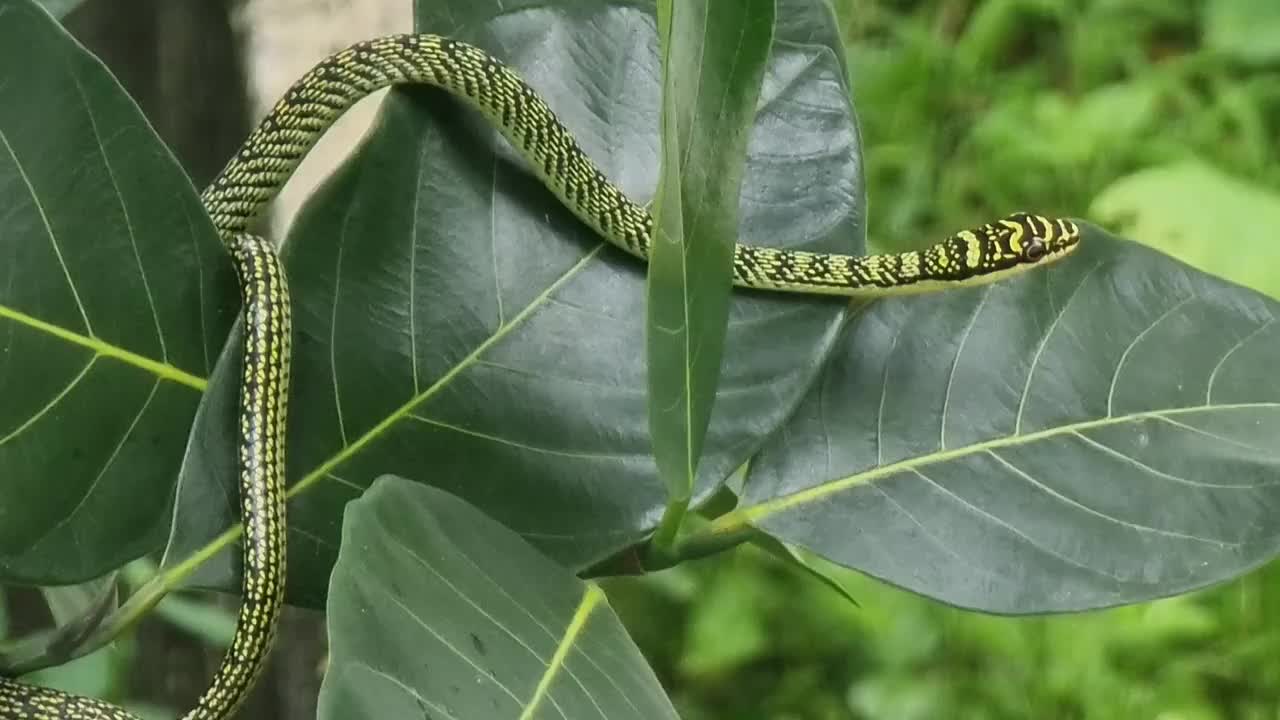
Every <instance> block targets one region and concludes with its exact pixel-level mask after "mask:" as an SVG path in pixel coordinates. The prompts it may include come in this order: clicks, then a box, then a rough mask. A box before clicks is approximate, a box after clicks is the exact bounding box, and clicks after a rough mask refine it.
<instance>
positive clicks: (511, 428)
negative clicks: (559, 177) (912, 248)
mask: <svg viewBox="0 0 1280 720" xmlns="http://www.w3.org/2000/svg"><path fill="white" fill-rule="evenodd" d="M500 5H502V6H505V10H503V9H502V7H500ZM783 16H786V17H785V20H780V22H779V29H778V35H777V37H778V42H777V43H776V44H775V50H774V55H773V58H772V61H771V64H770V68H769V70H768V72H767V73H766V76H765V82H764V88H763V92H762V95H761V107H760V110H759V112H758V114H757V121H756V128H755V132H754V134H753V138H752V142H751V144H750V146H749V151H748V159H747V170H746V174H745V177H744V183H743V186H744V187H743V200H742V205H741V207H740V212H741V216H742V224H743V228H744V231H743V240H744V241H745V242H750V243H757V244H766V243H767V244H776V245H804V246H806V247H812V248H825V249H829V250H835V249H841V250H843V251H846V252H860V251H861V250H862V241H863V228H862V221H861V217H862V216H861V203H862V198H863V191H862V182H861V175H860V166H859V164H858V161H857V131H856V128H855V126H854V123H853V115H852V110H851V108H850V106H849V98H848V87H847V85H846V82H845V71H844V68H843V65H842V63H841V56H840V51H839V43H838V40H837V38H836V35H835V32H834V28H833V23H832V22H831V18H830V14H829V10H828V8H827V7H826V4H825V3H824V2H822V1H821V0H787V2H786V3H784V5H783V6H782V8H780V11H779V18H783ZM418 24H419V27H421V28H423V29H427V30H431V31H433V32H440V33H448V34H453V35H456V36H458V37H460V38H461V39H465V40H470V41H474V42H476V43H478V44H480V45H482V46H484V47H486V48H487V49H489V50H490V51H492V52H494V53H496V54H497V55H498V56H499V57H501V58H503V59H505V60H506V61H508V62H510V63H512V64H513V66H514V67H515V68H517V69H518V70H519V71H520V72H521V73H523V75H524V76H525V78H526V79H527V80H528V81H529V82H530V84H532V85H533V86H534V87H535V88H537V89H538V90H539V91H540V92H541V93H543V94H544V95H545V96H546V98H547V102H548V103H549V104H550V105H551V107H553V108H554V109H555V110H556V112H557V113H559V115H560V117H561V119H562V120H563V121H564V122H565V124H566V125H568V126H569V127H570V128H571V129H572V130H573V132H574V133H576V135H577V137H578V138H579V140H580V141H581V143H582V144H583V146H584V148H585V149H586V151H587V152H588V153H589V154H590V155H591V156H592V157H593V158H596V159H597V161H598V162H599V163H600V164H601V167H602V168H603V169H604V171H605V172H606V174H607V175H608V176H609V177H611V178H613V179H614V180H616V181H617V182H618V183H619V184H620V186H621V187H623V188H624V189H625V190H627V191H628V192H629V193H631V194H632V196H633V197H635V198H637V199H641V200H643V199H646V198H647V197H648V196H649V193H650V191H651V189H652V188H653V187H654V183H655V181H656V178H657V147H658V141H657V130H658V123H657V111H658V101H659V86H658V79H659V77H660V71H659V63H658V57H657V53H656V47H657V36H656V32H655V27H654V17H653V5H652V3H639V4H637V3H632V2H621V1H619V2H613V3H606V2H597V3H585V4H584V3H566V4H564V5H557V6H547V5H546V4H545V3H531V2H521V3H513V2H506V3H502V4H500V3H497V2H496V1H495V0H487V1H485V2H473V1H471V0H468V1H466V2H464V1H463V0H453V2H445V3H431V4H423V5H421V6H420V8H419V18H418ZM285 254H286V262H287V265H288V270H289V273H290V279H291V283H292V289H293V297H294V304H295V326H296V329H297V332H296V343H295V346H294V347H295V351H294V368H295V372H294V378H295V381H294V393H293V399H292V402H291V405H290V413H291V416H290V428H289V429H290V433H289V448H290V453H289V466H290V470H289V475H290V478H291V485H292V489H291V492H292V494H293V499H292V501H291V503H290V507H289V521H290V527H291V532H290V536H289V542H290V559H289V568H290V583H291V584H290V593H291V594H290V597H291V600H292V601H293V602H298V603H304V604H318V603H320V602H322V599H323V596H324V593H325V585H324V579H325V578H327V577H328V573H329V570H330V568H331V566H332V563H333V561H334V558H335V556H336V554H337V543H338V530H339V525H340V520H339V518H340V517H341V513H342V508H343V506H344V505H345V504H346V503H347V502H348V501H350V500H352V499H353V498H356V497H358V496H359V495H360V493H361V492H363V491H364V489H365V487H367V486H368V484H369V483H370V482H371V481H372V480H373V478H375V477H377V476H378V475H380V474H382V473H386V472H395V473H398V474H401V475H405V476H411V477H414V478H416V479H418V480H419V481H421V482H427V483H430V484H433V485H436V486H438V487H441V488H443V489H446V490H448V491H450V492H454V493H456V494H458V495H459V496H461V497H463V498H465V499H467V500H468V501H469V502H472V503H474V504H475V505H476V506H478V507H480V508H481V509H483V510H484V511H485V512H486V513H487V514H489V515H491V516H493V517H494V518H496V519H498V520H499V521H501V522H503V523H504V524H506V525H507V526H508V527H511V528H512V529H514V530H516V531H518V532H519V533H520V534H522V535H523V536H524V537H525V538H526V539H528V540H529V541H530V542H532V543H534V544H535V545H536V546H538V547H539V548H541V549H542V550H544V551H546V552H548V553H549V554H550V555H552V556H553V557H555V558H556V559H557V560H559V561H561V562H563V563H565V564H566V565H569V566H571V567H575V568H580V567H583V566H585V565H587V564H590V563H591V562H593V561H595V560H598V559H601V558H603V557H607V556H608V555H610V554H612V553H613V552H615V551H617V550H618V549H620V548H622V547H625V546H627V545H628V544H631V543H632V542H634V541H635V540H636V539H637V538H639V537H642V536H643V535H644V534H645V533H647V532H649V531H650V530H651V529H652V527H653V524H654V522H655V521H656V520H657V518H658V516H659V514H660V511H661V508H662V505H663V499H664V492H663V487H662V484H661V481H660V480H659V479H658V477H657V474H656V471H655V467H654V463H653V459H652V456H651V454H650V447H651V445H650V439H649V433H648V425H647V414H646V403H645V400H646V395H647V393H646V390H645V388H646V385H645V361H644V338H643V334H644V295H643V291H644V272H645V266H644V265H643V264H642V263H640V262H639V261H637V260H635V259H633V258H631V257H630V256H628V255H625V254H624V253H622V252H621V251H617V250H615V249H614V248H612V247H611V246H607V245H605V244H603V243H602V241H601V240H600V239H599V238H598V237H596V236H594V235H593V234H592V233H591V232H589V231H588V230H586V229H584V228H583V227H582V226H581V225H580V224H579V223H578V222H577V221H576V220H574V219H573V217H572V216H571V215H570V214H569V212H568V211H567V210H565V209H564V208H563V207H562V206H561V205H560V204H559V203H558V201H556V200H555V198H554V197H553V196H552V195H551V194H550V192H548V191H547V190H546V189H545V188H543V187H542V185H540V184H539V183H538V182H537V181H536V180H535V179H534V178H533V177H532V176H531V175H530V174H529V172H528V171H527V169H526V166H525V165H524V164H523V163H522V162H520V161H518V160H517V159H516V158H515V157H514V156H513V155H512V153H511V151H510V149H509V148H508V146H507V145H506V144H505V143H503V142H500V141H498V140H497V137H496V135H495V133H494V132H493V130H492V129H491V128H490V126H489V125H488V124H487V122H486V121H484V120H482V119H480V118H478V117H477V116H475V115H473V114H472V113H470V112H466V111H464V110H463V109H462V108H460V107H459V106H458V104H457V103H455V102H452V101H451V100H450V99H449V98H448V97H447V96H446V95H444V94H443V93H441V92H439V91H434V90H424V89H420V88H415V89H410V90H405V91H397V92H393V93H392V94H391V97H390V99H389V102H388V103H387V104H386V105H385V106H384V108H383V111H382V113H381V115H380V118H379V120H378V124H377V127H376V128H375V130H374V132H373V133H372V135H371V136H370V138H369V140H368V141H367V142H366V143H365V144H364V145H363V146H362V147H361V148H360V149H359V151H358V152H357V153H356V155H355V156H354V157H353V158H352V160H351V161H350V162H348V163H347V164H346V165H344V166H343V167H342V168H341V169H340V170H339V171H338V173H337V174H336V175H335V177H334V178H333V179H332V181H331V182H329V183H328V184H326V185H325V186H324V187H323V188H321V189H320V190H319V191H318V192H317V193H316V195H315V196H314V197H313V198H312V202H310V203H309V204H308V205H307V206H306V207H305V208H304V210H303V212H302V215H301V216H300V218H299V219H298V222H297V225H296V227H295V228H294V231H293V232H292V233H291V235H290V237H289V239H288V242H287V244H286V247H285ZM843 307H844V305H843V303H840V302H838V301H824V300H820V299H819V300H814V299H812V298H797V297H783V296H778V295H767V296H766V295H764V294H760V293H755V294H749V293H742V294H740V295H735V297H734V302H733V307H732V310H731V313H730V329H729V334H728V338H727V345H726V354H725V357H726V358H727V361H726V362H725V363H724V369H723V375H722V379H721V383H720V390H719V395H718V397H717V399H716V404H715V412H714V414H713V419H712V422H711V425H710V428H709V430H708V435H707V441H706V452H705V454H704V458H703V462H702V465H701V467H700V469H699V485H698V490H697V491H696V493H695V495H696V496H697V497H702V496H704V495H706V494H709V493H710V492H711V491H713V490H714V488H715V487H716V485H717V484H718V483H719V482H720V481H722V479H723V478H724V477H725V476H726V475H728V473H729V472H731V471H732V470H733V469H734V468H736V467H738V466H739V465H741V464H742V462H743V461H744V459H745V458H746V457H748V456H749V455H750V454H751V453H752V452H753V451H754V450H755V448H756V447H757V446H758V445H759V444H760V443H762V442H763V440H764V438H765V437H766V436H767V435H768V433H769V432H771V431H772V430H773V429H774V428H776V427H777V426H778V425H779V424H780V423H781V422H782V421H783V419H784V418H785V417H786V416H787V414H788V413H789V412H790V410H791V409H792V408H793V407H794V406H795V404H796V403H797V402H799V399H800V397H801V396H802V394H803V392H804V390H805V389H806V388H807V387H808V385H809V383H810V382H811V380H812V379H813V377H815V376H816V374H817V372H818V369H819V367H820V366H821V363H822V361H823V359H824V357H825V355H826V353H827V352H828V350H829V348H830V347H831V346H832V344H833V343H834V340H835V336H836V333H837V331H838V327H839V324H840V322H841V319H842V316H843ZM232 362H234V360H232ZM221 372H222V370H221V369H220V370H219V373H221ZM234 377H235V375H234V373H227V374H226V375H221V374H220V375H219V377H218V378H215V380H214V382H213V385H212V387H215V390H214V391H213V392H212V393H210V394H211V396H216V395H223V394H225V395H226V396H227V397H233V392H234V383H233V382H230V381H231V380H233V379H234ZM223 378H225V381H224V379H223ZM210 402H215V401H214V400H211V401H210ZM223 402H225V400H224V401H223ZM208 418H217V419H216V420H214V422H215V423H216V424H218V425H219V426H220V428H221V429H212V428H210V427H208V424H207V423H206V422H205V421H204V420H203V419H202V420H201V421H198V423H197V429H196V431H195V437H197V438H200V440H199V442H198V443H193V446H192V454H191V455H190V457H188V459H187V462H186V463H185V465H184V471H183V472H184V476H183V480H182V485H183V487H182V490H181V499H180V503H179V508H178V514H177V519H176V521H175V529H176V531H177V532H176V534H175V537H174V539H173V542H172V544H171V546H170V549H169V553H168V555H169V561H168V563H167V564H168V565H170V566H172V564H173V563H175V562H180V561H182V560H183V559H185V558H188V557H190V556H191V555H192V553H194V552H197V551H199V550H200V549H202V548H204V549H211V546H209V545H208V543H210V541H211V539H212V538H213V537H214V536H216V535H217V533H218V532H219V531H220V530H221V529H222V528H225V527H227V526H229V525H231V524H233V523H234V522H235V521H236V519H237V516H238V507H237V505H236V504H235V497H236V494H235V490H234V483H235V479H234V473H233V472H231V470H232V469H233V468H232V466H231V465H230V459H231V458H232V457H233V455H232V451H231V449H230V445H229V443H228V442H227V440H228V439H229V438H230V437H231V429H232V428H233V427H234V426H233V425H232V424H231V420H232V417H231V415H230V413H229V412H222V413H217V412H211V413H209V414H208ZM188 498H189V499H190V500H191V501H190V502H188ZM218 542H219V544H221V543H223V541H218ZM236 565H237V563H236V562H235V555H234V554H232V553H230V552H226V553H222V554H221V555H220V558H219V559H218V560H217V561H215V562H213V563H210V564H209V565H208V566H206V567H207V571H205V572H202V573H201V575H200V576H199V577H198V578H196V581H197V582H198V583H200V584H207V585H214V586H219V587H224V588H234V587H236V586H237V585H238V580H237V575H236V572H235V567H236Z"/></svg>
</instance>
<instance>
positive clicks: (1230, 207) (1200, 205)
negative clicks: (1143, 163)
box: [1089, 161, 1280, 298]
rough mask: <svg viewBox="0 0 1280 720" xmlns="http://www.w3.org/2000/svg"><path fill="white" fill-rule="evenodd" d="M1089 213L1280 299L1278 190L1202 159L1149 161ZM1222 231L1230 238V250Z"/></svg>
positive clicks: (1112, 187)
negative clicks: (1271, 230)
mask: <svg viewBox="0 0 1280 720" xmlns="http://www.w3.org/2000/svg"><path fill="white" fill-rule="evenodd" d="M1089 212H1090V216H1091V217H1096V218H1098V219H1100V220H1102V221H1104V222H1108V223H1110V224H1112V225H1114V226H1115V227H1116V228H1118V229H1119V230H1120V232H1122V233H1123V234H1124V235H1125V236H1126V237H1131V238H1133V239H1134V240H1137V241H1139V242H1143V243H1146V244H1148V245H1150V246H1152V247H1154V248H1156V249H1158V250H1163V251H1164V252H1166V253H1168V254H1170V255H1172V256H1173V257H1176V258H1178V259H1179V260H1182V261H1184V262H1188V263H1190V264H1192V265H1194V266H1195V267H1198V268H1200V269H1201V270H1205V271H1206V272H1211V273H1213V274H1215V275H1219V276H1221V277H1225V278H1227V279H1229V280H1233V281H1235V282H1238V283H1240V284H1241V285H1246V286H1248V287H1251V288H1253V289H1254V290H1260V291H1262V292H1265V293H1268V294H1269V295H1271V297H1275V298H1280V273H1277V272H1276V268H1277V266H1280V243H1277V242H1275V241H1274V240H1273V239H1271V238H1269V237H1261V238H1259V237H1256V232H1255V230H1256V228H1260V227H1277V226H1280V194H1277V193H1276V192H1274V191H1272V190H1269V189H1268V188H1265V187H1263V186H1261V185H1257V184H1254V183H1249V182H1246V181H1244V180H1241V179H1240V178H1237V177H1233V176H1231V175H1228V174H1227V173H1225V172H1223V171H1221V170H1219V169H1217V168H1215V167H1212V166H1210V165H1206V164H1204V163H1201V162H1196V161H1190V162H1187V161H1184V162H1177V163H1171V164H1168V165H1157V166H1154V167H1148V168H1143V169H1142V170H1139V171H1138V172H1135V173H1133V174H1131V175H1127V176H1125V177H1122V178H1120V179H1118V180H1116V181H1115V182H1113V183H1111V184H1110V185H1108V186H1107V187H1106V188H1104V189H1103V190H1102V191H1101V192H1099V193H1098V196H1097V197H1096V198H1094V200H1093V204H1092V206H1091V207H1090V208H1089ZM1223 238H1231V241H1230V244H1229V246H1230V248H1231V250H1230V252H1226V251H1225V249H1226V248H1227V247H1228V245H1227V243H1224V241H1223Z"/></svg>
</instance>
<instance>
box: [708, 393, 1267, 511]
mask: <svg viewBox="0 0 1280 720" xmlns="http://www.w3.org/2000/svg"><path fill="white" fill-rule="evenodd" d="M1268 408H1269V409H1280V402H1253V403H1230V404H1223V405H1195V406H1188V407H1179V408H1166V409H1161V410H1145V411H1142V412H1136V413H1128V414H1125V415H1116V416H1109V417H1103V418H1097V419H1094V420H1085V421H1081V422H1076V423H1068V424H1066V425H1057V426H1055V427H1051V428H1046V429H1044V430H1040V431H1037V432H1033V433H1023V434H1018V435H1006V436H1004V437H999V438H994V439H992V440H984V441H982V442H977V443H973V444H971V445H965V446H962V447H958V448H952V449H951V450H943V451H940V452H935V453H931V454H929V455H924V456H919V457H913V458H908V459H905V460H899V461H898V462H894V463H889V464H888V465H880V466H878V467H874V468H872V469H870V470H866V471H864V472H860V473H855V474H853V475H846V476H845V477H842V478H837V479H834V480H831V481H829V482H825V483H822V484H820V485H817V486H814V487H811V488H807V489H805V490H800V491H797V492H794V493H791V494H789V495H784V496H782V497H777V498H773V499H771V500H767V501H765V502H762V503H760V504H758V505H753V506H751V507H748V508H743V509H741V510H738V511H735V512H731V513H729V514H727V515H724V516H722V517H721V518H719V519H718V520H717V521H716V522H715V523H714V524H713V525H712V527H711V530H710V531H711V533H713V534H718V533H724V532H730V531H732V530H736V529H738V527H740V526H741V525H742V524H743V523H757V522H759V521H761V520H763V519H767V518H768V517H770V516H771V515H774V514H777V513H780V512H783V511H786V510H790V509H792V508H794V507H797V506H801V505H807V504H810V503H814V502H818V501H820V500H822V499H824V498H826V497H828V496H831V495H835V494H836V493H839V492H843V491H845V490H848V489H849V488H852V487H856V486H858V485H864V484H866V483H869V482H872V481H875V480H879V479H880V478H884V477H888V476H891V475H895V474H897V473H899V472H905V471H911V470H916V469H919V468H922V467H928V466H931V465H936V464H938V463H942V462H946V461H948V460H955V459H958V458H962V457H967V456H969V455H975V454H977V453H981V452H986V451H989V450H997V449H1000V448H1006V447H1016V446H1019V445H1025V444H1027V443H1032V442H1037V441H1040V440H1045V439H1049V438H1054V437H1057V436H1059V435H1070V434H1072V433H1079V432H1080V431H1082V430H1092V429H1095V428H1101V427H1108V426H1111V425H1120V424H1124V423H1129V422H1138V421H1141V420H1146V419H1153V418H1154V419H1157V420H1168V418H1169V417H1171V416H1178V415H1190V414H1194V413H1201V412H1210V411H1224V412H1230V411H1233V410H1253V409H1268Z"/></svg>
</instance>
